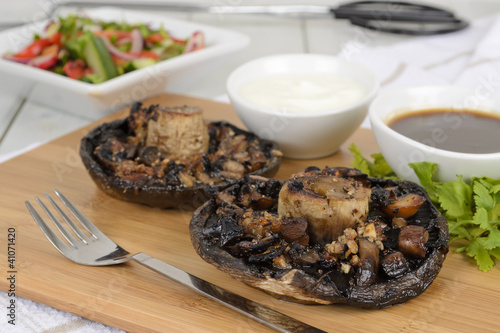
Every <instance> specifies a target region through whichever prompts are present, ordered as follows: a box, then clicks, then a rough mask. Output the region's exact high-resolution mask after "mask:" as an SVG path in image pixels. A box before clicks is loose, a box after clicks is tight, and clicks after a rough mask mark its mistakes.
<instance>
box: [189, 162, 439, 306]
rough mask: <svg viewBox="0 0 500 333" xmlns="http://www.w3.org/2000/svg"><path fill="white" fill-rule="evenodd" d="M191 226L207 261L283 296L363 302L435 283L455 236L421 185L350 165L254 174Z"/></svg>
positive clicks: (412, 293)
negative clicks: (281, 175)
mask: <svg viewBox="0 0 500 333" xmlns="http://www.w3.org/2000/svg"><path fill="white" fill-rule="evenodd" d="M190 234H191V241H192V243H193V246H194V248H195V250H196V252H197V253H198V254H199V255H200V256H201V258H203V259H204V260H205V261H207V262H209V263H211V264H213V265H214V266H215V267H217V268H218V269H220V270H222V271H224V272H227V273H228V274H229V275H230V276H232V277H233V278H235V279H238V280H240V281H242V282H244V283H246V284H248V285H250V286H253V287H256V288H259V289H262V290H264V291H266V292H268V293H269V294H271V295H273V296H275V297H277V298H280V299H284V300H288V301H292V302H297V303H304V304H335V303H337V304H349V305H352V306H356V307H362V308H384V307H388V306H391V305H394V304H400V303H404V302H406V301H408V300H409V299H411V298H414V297H416V296H418V295H419V294H421V293H422V292H423V291H425V290H426V288H427V287H428V286H429V285H430V284H431V283H432V281H433V280H434V279H435V277H436V276H437V274H438V273H439V271H440V269H441V267H442V264H443V261H444V260H445V257H446V254H447V252H448V242H449V236H448V225H447V222H446V220H445V218H444V217H443V216H442V215H440V213H439V212H438V211H437V209H436V208H435V207H434V206H433V205H432V203H431V201H430V199H429V197H428V195H427V193H426V192H425V190H424V189H423V188H422V187H421V186H419V185H417V184H415V183H412V182H408V181H395V180H388V179H378V178H371V177H367V176H366V175H364V174H362V173H360V172H359V171H358V170H355V169H350V168H343V167H338V168H328V167H327V168H325V169H323V170H320V169H319V168H316V167H309V168H307V169H305V170H303V171H301V172H299V173H298V174H296V175H294V176H293V177H292V178H290V179H289V180H287V181H285V182H283V181H279V180H276V179H269V178H264V177H261V176H251V175H250V176H246V177H245V178H244V179H243V180H241V181H239V182H238V183H237V184H235V185H233V186H231V187H230V188H228V189H226V190H225V191H222V192H220V193H219V194H218V195H217V196H216V197H214V198H213V199H211V200H210V201H208V202H206V203H205V204H204V205H203V206H201V207H199V208H198V209H197V210H196V211H195V213H194V215H193V217H192V220H191V222H190Z"/></svg>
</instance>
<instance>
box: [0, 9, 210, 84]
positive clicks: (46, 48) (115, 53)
mask: <svg viewBox="0 0 500 333" xmlns="http://www.w3.org/2000/svg"><path fill="white" fill-rule="evenodd" d="M204 46H205V41H204V35H203V33H202V32H200V31H196V32H194V33H193V34H192V35H191V36H190V37H189V38H187V39H185V40H182V39H177V38H174V37H173V36H170V35H169V33H168V32H167V31H166V30H165V29H164V27H163V26H161V27H160V28H159V29H152V28H151V27H149V26H148V25H147V24H143V23H138V24H128V23H124V22H104V21H100V20H95V19H91V18H88V17H84V16H79V15H69V16H67V17H65V18H59V19H58V20H57V21H51V22H50V23H48V25H47V26H46V27H45V30H44V33H43V35H39V34H35V35H34V38H33V41H32V42H31V44H29V45H28V46H26V47H25V48H24V49H22V50H21V51H19V52H17V53H11V52H9V53H6V54H4V55H3V58H4V59H7V60H11V61H15V62H18V63H22V64H26V65H29V66H33V67H37V68H41V69H45V70H48V71H51V72H54V73H58V74H61V75H65V76H67V77H69V78H72V79H75V80H81V81H84V82H89V83H101V82H104V81H107V80H109V79H112V78H114V77H116V76H119V75H122V74H125V73H127V72H131V71H134V70H136V69H140V68H144V67H147V66H150V65H154V64H156V63H157V62H159V61H162V60H166V59H170V58H172V57H176V56H179V55H182V54H185V53H189V52H194V51H197V50H200V49H202V48H204Z"/></svg>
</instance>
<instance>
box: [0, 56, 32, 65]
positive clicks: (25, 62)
mask: <svg viewBox="0 0 500 333" xmlns="http://www.w3.org/2000/svg"><path fill="white" fill-rule="evenodd" d="M3 58H4V59H6V60H10V61H14V62H17V63H20V64H27V63H29V62H30V61H31V59H32V58H16V57H14V56H12V55H4V56H3Z"/></svg>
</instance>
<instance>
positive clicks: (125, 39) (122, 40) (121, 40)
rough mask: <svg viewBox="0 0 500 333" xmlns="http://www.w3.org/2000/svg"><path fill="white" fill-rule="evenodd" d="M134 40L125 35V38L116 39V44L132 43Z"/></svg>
mask: <svg viewBox="0 0 500 333" xmlns="http://www.w3.org/2000/svg"><path fill="white" fill-rule="evenodd" d="M131 42H132V39H130V38H128V37H123V38H120V39H118V40H117V41H116V43H115V44H116V46H120V45H125V44H127V43H131Z"/></svg>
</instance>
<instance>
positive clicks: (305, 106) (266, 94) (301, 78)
mask: <svg viewBox="0 0 500 333" xmlns="http://www.w3.org/2000/svg"><path fill="white" fill-rule="evenodd" d="M366 92H367V91H366V88H365V87H364V86H363V85H362V84H361V83H360V82H357V81H355V80H353V79H351V78H347V77H342V76H338V75H336V74H328V73H281V74H271V75H266V76H263V77H260V78H257V79H254V80H251V81H248V82H245V83H244V84H242V85H241V87H240V89H239V91H238V93H239V95H240V96H241V98H243V99H244V100H246V101H247V102H249V103H252V104H254V105H257V106H259V107H262V108H265V109H268V110H272V111H278V112H284V113H290V114H293V113H296V114H304V113H308V112H320V111H328V110H333V109H340V108H342V107H344V106H347V105H349V104H353V103H355V102H357V101H359V100H361V99H362V98H363V97H364V96H365V94H366Z"/></svg>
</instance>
